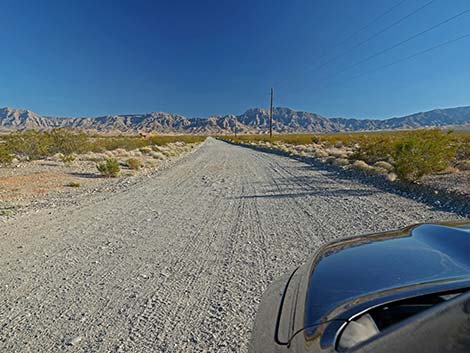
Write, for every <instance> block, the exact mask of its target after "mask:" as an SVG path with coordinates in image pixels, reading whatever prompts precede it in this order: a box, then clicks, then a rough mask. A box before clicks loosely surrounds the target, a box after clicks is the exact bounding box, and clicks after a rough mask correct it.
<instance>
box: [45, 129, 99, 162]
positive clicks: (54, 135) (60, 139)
mask: <svg viewBox="0 0 470 353" xmlns="http://www.w3.org/2000/svg"><path fill="white" fill-rule="evenodd" d="M49 136H50V146H49V153H50V154H55V153H62V154H63V155H64V156H69V155H72V154H74V153H76V154H79V153H84V152H87V151H88V150H89V148H90V146H89V143H90V142H89V136H88V135H87V134H85V133H83V132H80V133H77V132H74V131H72V130H69V129H55V130H52V132H50V134H49Z"/></svg>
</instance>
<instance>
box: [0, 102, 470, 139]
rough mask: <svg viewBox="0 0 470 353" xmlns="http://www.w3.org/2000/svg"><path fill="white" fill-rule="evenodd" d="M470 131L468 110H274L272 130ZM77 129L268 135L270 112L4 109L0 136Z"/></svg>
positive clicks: (122, 131)
mask: <svg viewBox="0 0 470 353" xmlns="http://www.w3.org/2000/svg"><path fill="white" fill-rule="evenodd" d="M435 126H436V127H454V128H470V106H468V107H458V108H448V109H435V110H431V111H428V112H421V113H416V114H412V115H408V116H404V117H399V118H391V119H384V120H379V119H346V118H326V117H324V116H321V115H319V114H315V113H309V112H302V111H295V110H292V109H289V108H275V109H274V112H273V130H274V131H275V132H277V133H307V132H340V131H370V130H392V129H415V128H426V127H435ZM65 127H67V128H74V129H80V130H83V131H89V132H100V133H126V134H131V133H132V134H135V133H160V134H178V133H194V134H233V133H235V132H237V133H240V134H242V133H267V131H268V129H269V111H268V109H262V108H252V109H248V110H247V111H246V112H245V113H243V114H241V115H214V116H211V117H208V118H185V117H183V116H181V115H177V114H170V113H163V112H158V113H146V114H123V115H106V116H100V117H93V118H60V117H49V116H42V115H39V114H36V113H34V112H32V111H30V110H24V109H13V108H0V132H9V131H17V130H25V129H35V130H49V129H53V128H65Z"/></svg>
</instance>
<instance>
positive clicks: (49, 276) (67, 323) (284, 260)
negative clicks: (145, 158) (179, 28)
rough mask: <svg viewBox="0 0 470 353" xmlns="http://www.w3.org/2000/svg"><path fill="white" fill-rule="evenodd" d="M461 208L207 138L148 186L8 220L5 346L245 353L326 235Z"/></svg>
mask: <svg viewBox="0 0 470 353" xmlns="http://www.w3.org/2000/svg"><path fill="white" fill-rule="evenodd" d="M455 218H457V216H455V215H453V214H451V213H443V212H438V211H435V210H432V209H431V208H430V207H428V206H425V205H423V204H420V203H418V202H415V201H413V200H410V199H407V198H403V197H401V196H397V195H394V194H390V193H384V192H383V191H380V190H378V189H375V188H373V187H371V186H365V185H363V184H361V183H359V182H355V181H351V180H342V179H337V178H335V176H334V175H330V174H329V172H326V171H322V170H317V169H314V168H313V167H311V166H309V165H307V164H304V163H302V162H299V161H296V160H292V159H289V158H286V157H281V156H276V155H271V154H265V153H261V152H256V151H253V150H250V149H247V148H243V147H236V146H232V145H228V144H226V143H224V142H220V141H216V140H213V139H209V140H208V141H207V142H206V143H205V144H204V145H203V146H202V147H201V148H200V149H199V150H198V151H196V152H194V153H192V154H190V155H188V156H187V157H185V158H183V159H182V160H180V161H179V162H178V163H177V164H176V165H174V166H173V167H172V168H170V169H168V170H165V171H162V172H161V173H159V174H157V175H156V176H154V177H152V178H148V179H147V180H146V181H145V182H143V183H141V184H138V185H136V186H133V187H131V188H130V189H128V190H127V191H125V192H120V193H116V194H114V195H111V196H110V197H108V198H106V199H103V198H102V197H101V198H97V199H96V200H95V199H90V200H88V201H87V202H85V203H84V204H81V205H79V206H73V207H72V206H71V207H68V208H64V209H62V210H55V211H53V212H52V213H49V212H39V213H35V214H31V215H26V216H22V217H20V218H19V219H16V220H12V221H10V222H7V223H6V224H3V225H2V226H1V229H0V286H1V287H0V352H9V353H11V352H63V351H65V352H68V351H70V352H115V351H116V352H203V351H204V352H244V351H246V343H247V340H248V339H249V335H250V330H251V325H252V321H253V318H254V315H255V312H256V309H257V306H258V303H259V300H260V296H261V294H262V292H263V290H264V289H265V288H266V286H268V284H269V283H270V281H271V280H272V279H273V278H274V277H276V276H278V275H280V274H282V273H283V272H285V271H287V270H289V269H292V268H293V267H294V266H296V265H298V264H300V263H302V262H303V261H304V260H305V259H306V258H307V257H308V256H309V255H310V254H311V253H312V252H314V251H315V250H316V249H317V248H318V247H319V246H320V245H321V244H322V243H324V242H327V241H330V240H332V239H336V238H340V237H344V236H350V235H354V234H360V233H366V232H373V231H380V230H387V229H393V228H397V227H401V226H404V225H407V224H409V223H415V222H423V221H436V220H438V219H455Z"/></svg>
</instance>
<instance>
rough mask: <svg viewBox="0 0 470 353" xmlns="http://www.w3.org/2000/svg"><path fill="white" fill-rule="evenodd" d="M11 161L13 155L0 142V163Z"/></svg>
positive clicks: (4, 163)
mask: <svg viewBox="0 0 470 353" xmlns="http://www.w3.org/2000/svg"><path fill="white" fill-rule="evenodd" d="M12 161H13V155H12V154H11V152H10V150H9V149H8V148H7V146H6V145H5V144H4V143H0V165H9V164H11V162H12Z"/></svg>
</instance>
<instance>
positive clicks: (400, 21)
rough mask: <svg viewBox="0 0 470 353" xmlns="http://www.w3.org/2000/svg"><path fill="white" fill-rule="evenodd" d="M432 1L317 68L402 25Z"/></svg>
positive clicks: (432, 0)
mask: <svg viewBox="0 0 470 353" xmlns="http://www.w3.org/2000/svg"><path fill="white" fill-rule="evenodd" d="M434 1H436V0H431V1H428V2H427V3H425V4H424V5H422V6H420V7H418V8H417V9H415V10H413V11H412V12H410V13H408V14H407V15H405V16H403V17H401V18H399V19H398V20H396V21H395V22H393V23H392V24H390V25H388V26H387V27H385V28H384V29H382V30H380V31H379V32H377V33H375V34H373V35H372V36H370V37H369V38H367V39H365V40H363V41H362V42H359V43H358V44H356V45H354V46H353V47H351V48H349V49H348V50H347V51H344V52H342V53H340V54H338V55H336V56H335V57H333V58H332V59H331V60H328V61H327V62H325V63H323V64H322V65H320V66H319V67H318V69H319V68H322V67H324V66H326V65H328V64H329V63H331V62H333V61H334V60H336V59H338V58H340V57H343V56H344V55H346V54H349V53H350V52H351V51H352V50H355V49H357V48H359V47H362V46H363V45H364V44H366V43H368V42H370V41H371V40H372V39H375V38H377V37H378V36H380V35H381V34H383V33H385V32H386V31H388V30H389V29H391V28H393V27H395V26H397V25H399V24H400V23H402V22H403V21H405V20H407V19H408V18H410V17H412V16H413V15H415V14H417V13H418V12H419V11H422V10H423V9H425V8H426V7H428V6H429V5H431V4H432V3H433V2H434Z"/></svg>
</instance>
